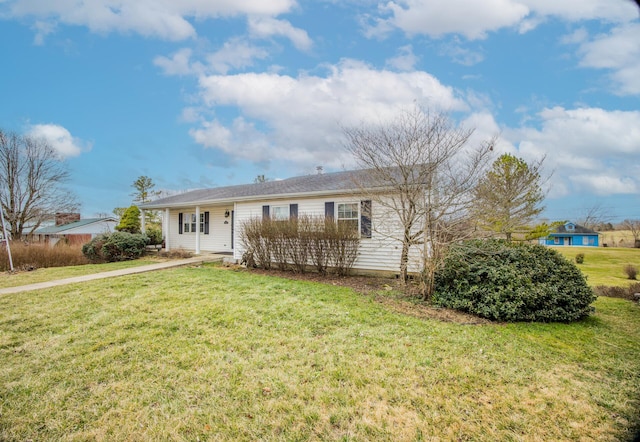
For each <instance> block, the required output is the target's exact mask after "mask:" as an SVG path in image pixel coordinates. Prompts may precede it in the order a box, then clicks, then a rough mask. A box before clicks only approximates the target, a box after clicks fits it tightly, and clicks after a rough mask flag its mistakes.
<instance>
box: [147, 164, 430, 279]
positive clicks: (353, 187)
mask: <svg viewBox="0 0 640 442" xmlns="http://www.w3.org/2000/svg"><path fill="white" fill-rule="evenodd" d="M366 177H367V174H366V171H346V172H336V173H320V174H314V175H306V176H299V177H293V178H288V179H284V180H277V181H266V182H261V183H253V184H245V185H236V186H227V187H217V188H210V189H200V190H193V191H189V192H185V193H181V194H178V195H173V196H169V197H165V198H161V199H158V200H155V201H151V202H148V203H144V204H141V205H140V206H139V207H140V209H141V211H142V213H143V222H142V224H143V229H144V210H142V209H145V210H159V211H162V214H163V225H162V233H163V237H164V244H165V249H166V250H171V249H177V248H182V249H185V250H189V251H193V252H195V253H196V254H200V253H203V252H213V253H225V254H229V255H231V256H232V257H233V260H235V261H237V262H239V261H240V260H241V259H242V255H243V253H244V246H243V244H242V241H241V234H242V228H243V223H245V222H246V221H248V220H250V219H252V218H255V217H264V216H269V217H270V218H271V219H287V218H289V217H294V216H298V215H302V214H305V215H310V216H331V217H332V218H334V219H335V220H336V221H337V222H339V221H341V220H350V222H353V223H357V224H358V231H359V232H360V238H361V241H360V251H359V256H358V258H357V260H356V262H355V264H354V269H362V270H376V271H387V272H398V271H399V267H400V254H401V251H402V243H401V241H400V240H399V239H398V238H400V237H401V234H398V232H401V230H400V223H399V221H398V220H397V217H395V218H394V217H393V215H390V214H389V211H388V210H385V209H384V208H383V207H381V206H380V205H379V204H376V201H373V202H372V201H371V199H369V198H367V197H366V196H364V195H365V194H366V193H367V192H363V190H362V188H361V187H360V186H359V185H358V184H357V183H362V182H363V180H364V179H366ZM419 254H420V252H419V251H417V250H416V251H413V255H412V261H411V262H410V267H409V269H410V271H416V270H418V268H417V267H416V266H417V265H418V263H419V259H417V258H418V257H419ZM414 255H415V256H414Z"/></svg>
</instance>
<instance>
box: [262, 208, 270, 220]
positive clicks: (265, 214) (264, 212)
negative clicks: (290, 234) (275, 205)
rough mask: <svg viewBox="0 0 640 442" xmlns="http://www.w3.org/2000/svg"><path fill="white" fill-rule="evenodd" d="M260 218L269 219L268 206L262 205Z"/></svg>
mask: <svg viewBox="0 0 640 442" xmlns="http://www.w3.org/2000/svg"><path fill="white" fill-rule="evenodd" d="M262 219H269V206H262Z"/></svg>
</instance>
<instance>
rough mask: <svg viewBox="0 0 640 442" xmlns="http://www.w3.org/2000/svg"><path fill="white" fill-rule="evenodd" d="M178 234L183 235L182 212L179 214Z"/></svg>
mask: <svg viewBox="0 0 640 442" xmlns="http://www.w3.org/2000/svg"><path fill="white" fill-rule="evenodd" d="M178 233H179V234H180V235H182V212H180V213H178Z"/></svg>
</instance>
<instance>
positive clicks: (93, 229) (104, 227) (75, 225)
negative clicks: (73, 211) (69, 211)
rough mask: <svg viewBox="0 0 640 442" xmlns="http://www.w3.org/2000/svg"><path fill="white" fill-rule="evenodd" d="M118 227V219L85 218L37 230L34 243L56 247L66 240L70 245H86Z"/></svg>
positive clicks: (33, 235)
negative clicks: (43, 243) (59, 242)
mask: <svg viewBox="0 0 640 442" xmlns="http://www.w3.org/2000/svg"><path fill="white" fill-rule="evenodd" d="M117 225H118V220H117V219H116V218H85V219H80V220H77V221H73V222H69V223H66V224H60V225H56V226H46V227H41V228H39V229H37V230H35V231H34V232H33V234H32V238H33V241H36V242H45V243H48V244H50V245H52V246H53V245H55V244H56V243H57V242H58V241H61V240H64V241H67V242H68V243H69V244H84V243H87V242H89V241H91V239H92V238H94V237H96V236H97V235H100V234H102V233H110V232H113V231H114V230H115V227H116V226H117Z"/></svg>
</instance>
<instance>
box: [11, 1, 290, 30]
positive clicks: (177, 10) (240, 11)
mask: <svg viewBox="0 0 640 442" xmlns="http://www.w3.org/2000/svg"><path fill="white" fill-rule="evenodd" d="M5 4H6V6H5V7H4V9H5V10H6V11H7V12H6V13H7V14H8V15H9V16H13V17H33V18H35V19H36V20H37V21H40V22H45V21H48V22H50V23H64V24H67V25H77V26H86V27H87V28H89V29H90V30H91V31H92V32H99V33H107V32H113V31H116V32H136V33H138V34H141V35H144V36H152V37H158V38H162V39H166V40H184V39H186V38H192V37H194V36H195V35H196V32H195V29H194V27H193V26H192V25H191V23H189V21H188V20H187V19H188V18H195V19H198V20H202V19H208V18H218V17H230V16H237V15H244V14H246V15H265V16H275V15H279V14H283V13H286V12H288V11H289V10H290V9H291V8H292V7H293V6H295V4H296V3H295V0H269V1H259V0H180V1H167V0H135V1H127V0H84V1H81V2H77V1H73V0H47V1H41V0H9V1H7V2H5ZM43 36H44V35H43Z"/></svg>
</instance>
